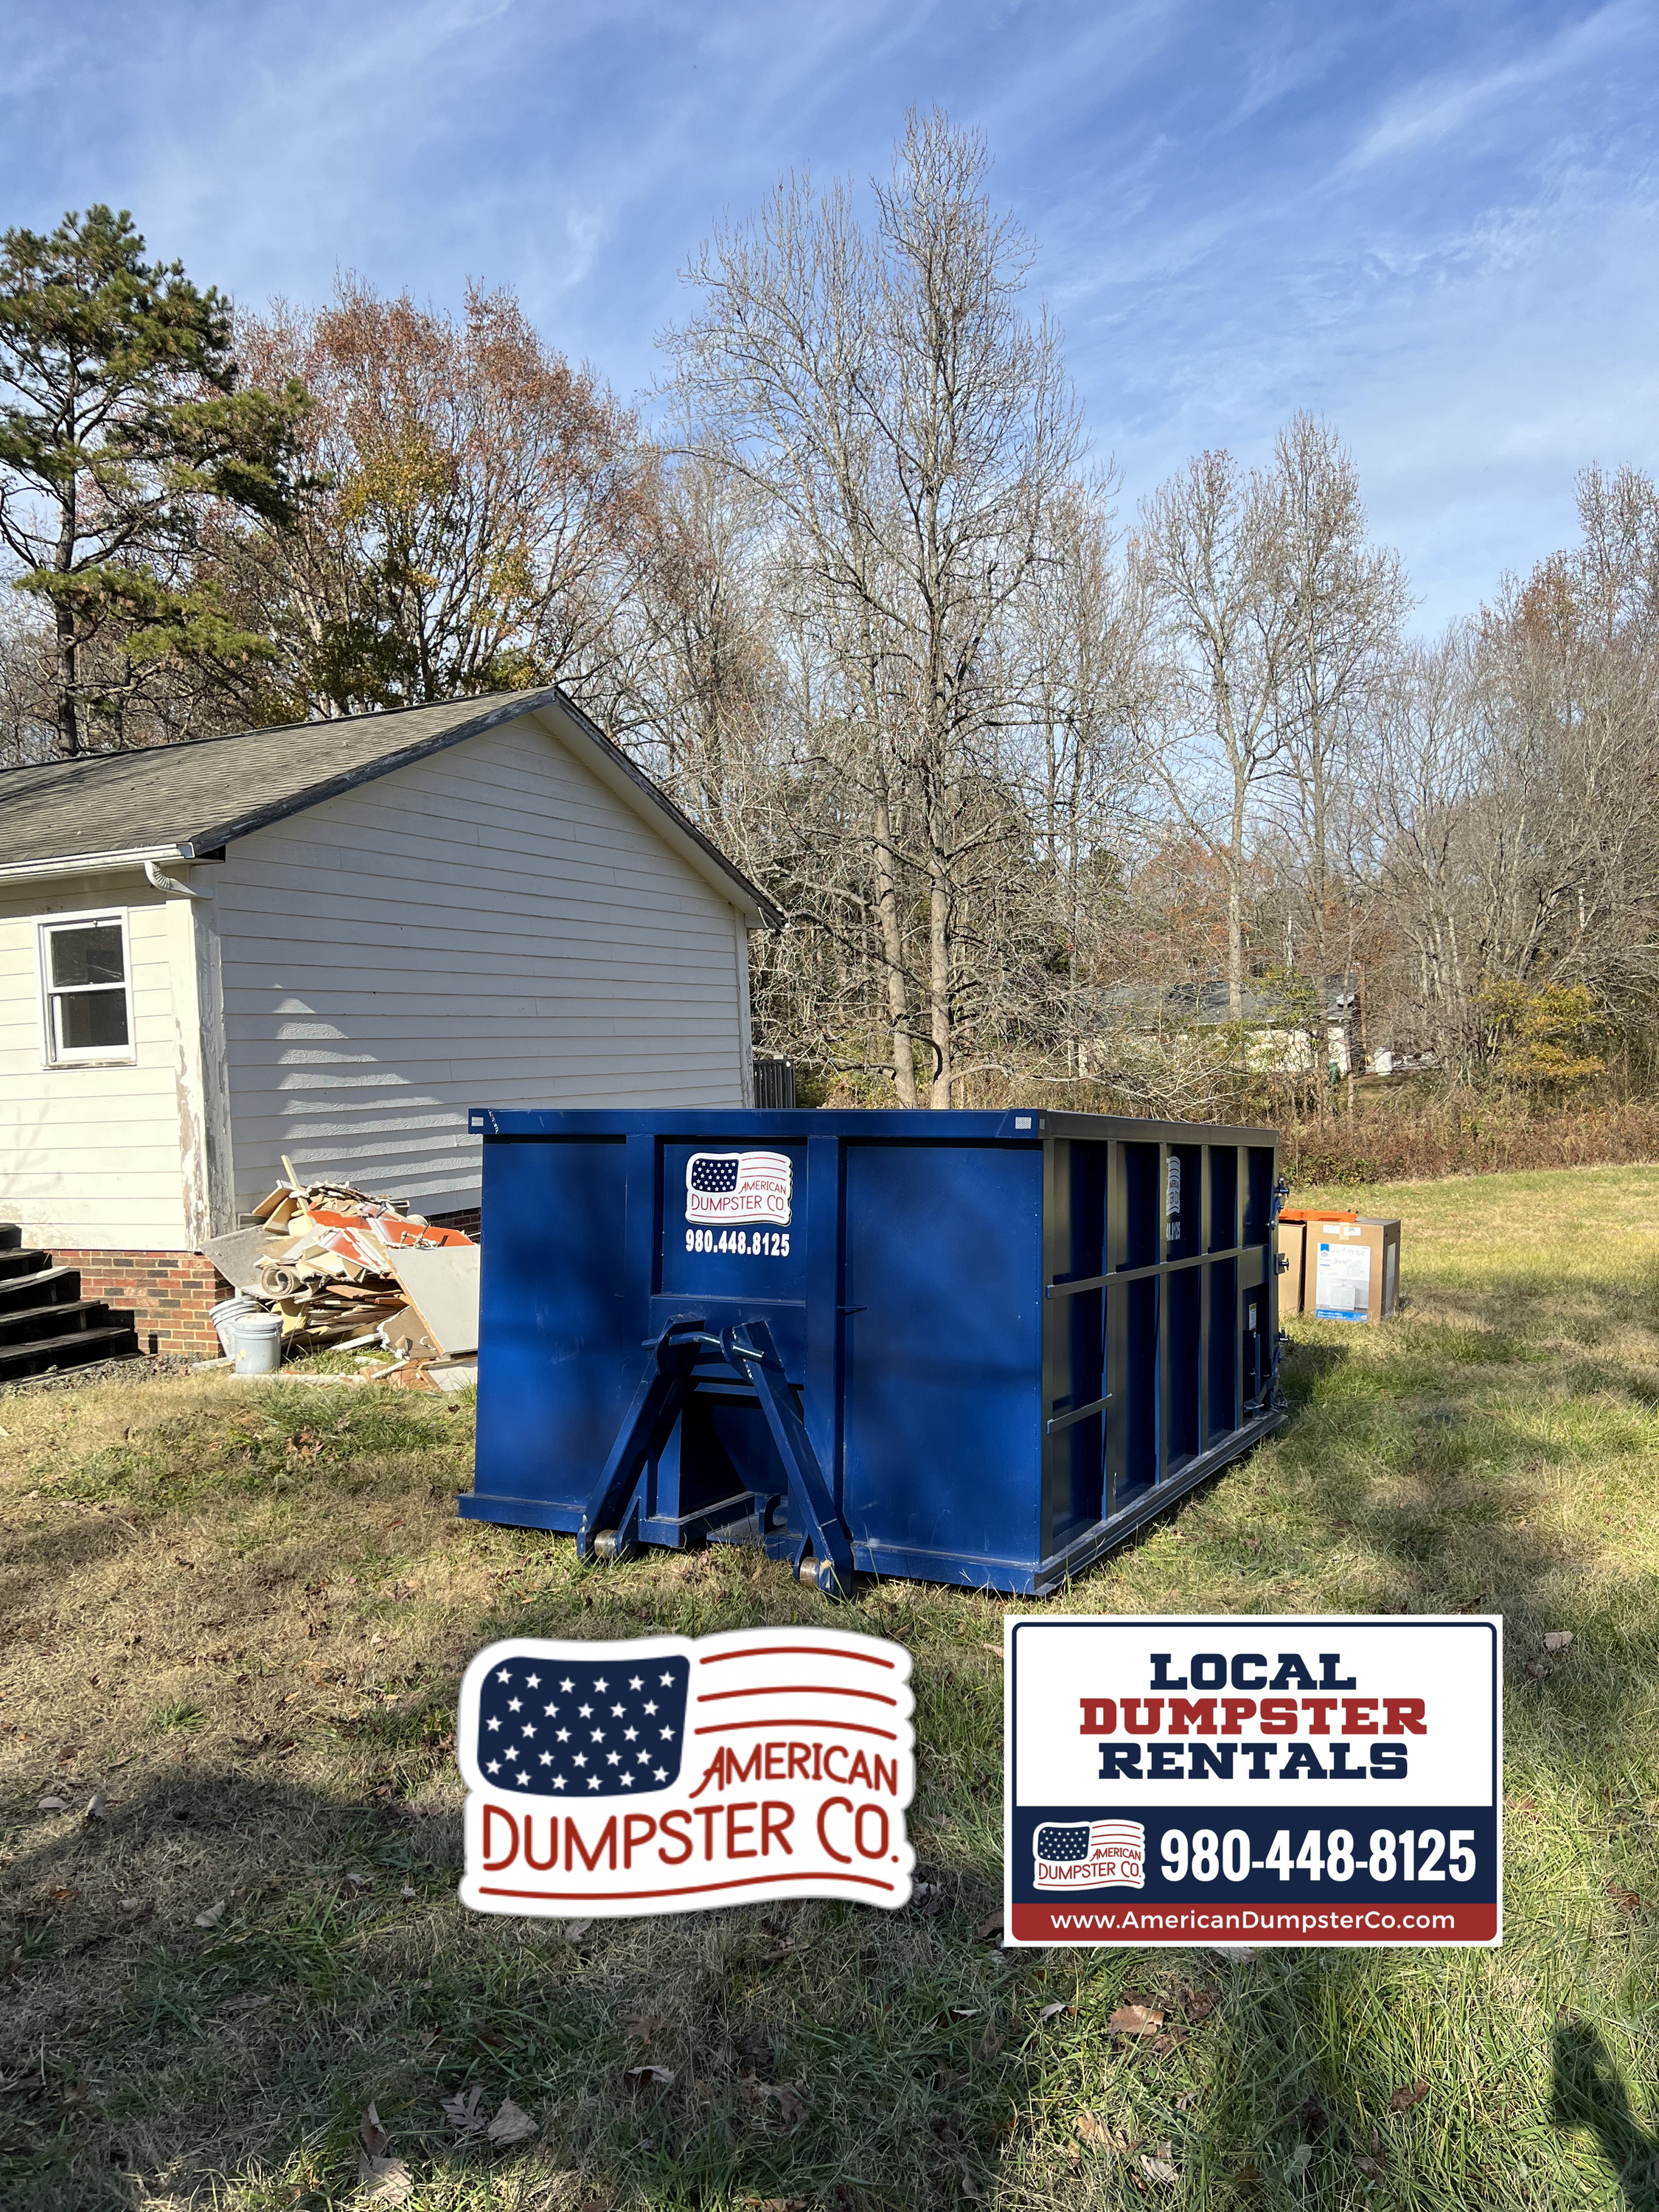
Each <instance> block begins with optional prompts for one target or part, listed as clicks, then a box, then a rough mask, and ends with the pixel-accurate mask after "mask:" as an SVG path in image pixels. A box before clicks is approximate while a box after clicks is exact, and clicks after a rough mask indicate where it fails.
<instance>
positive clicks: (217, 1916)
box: [196, 1898, 225, 1928]
mask: <svg viewBox="0 0 1659 2212" xmlns="http://www.w3.org/2000/svg"><path fill="white" fill-rule="evenodd" d="M224 1917H225V1900H224V1899H223V1898H221V1899H219V1902H218V1903H217V1904H216V1905H209V1906H208V1908H207V1910H206V1911H205V1912H198V1913H197V1916H196V1925H197V1927H198V1928H211V1927H213V1926H215V1925H216V1923H218V1922H219V1921H221V1920H222V1919H223V1918H224Z"/></svg>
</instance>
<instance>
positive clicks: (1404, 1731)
mask: <svg viewBox="0 0 1659 2212" xmlns="http://www.w3.org/2000/svg"><path fill="white" fill-rule="evenodd" d="M1004 1653H1005V1666H1004V1682H1005V1691H1004V1694H1005V1699H1006V1747H1007V1752H1006V1821H1005V1857H1004V1877H1003V1878H1004V1883H1005V1900H1006V1940H1007V1941H1008V1942H1011V1943H1015V1944H1024V1943H1030V1944H1047V1943H1104V1944H1152V1943H1181V1944H1187V1945H1189V1946H1190V1945H1193V1944H1204V1943H1215V1944H1243V1945H1249V1946H1252V1947H1254V1946H1256V1945H1261V1944H1273V1943H1304V1944H1306V1943H1316V1944H1347V1943H1400V1944H1421V1943H1457V1944H1496V1943H1498V1942H1500V1941H1501V1940H1502V1926H1503V1918H1502V1913H1503V1836H1502V1826H1501V1814H1502V1796H1501V1789H1500V1783H1499V1775H1500V1765H1501V1711H1500V1686H1501V1677H1502V1657H1503V1623H1502V1621H1501V1620H1496V1619H1490V1620H1488V1619H1480V1618H1475V1617H1472V1616H1469V1615H1467V1614H1455V1615H1453V1616H1450V1617H1449V1618H1443V1617H1425V1618H1420V1619H1413V1620H1406V1619H1398V1618H1395V1617H1392V1616H1390V1617H1387V1618H1378V1617H1375V1616H1369V1615H1360V1614H1352V1615H1342V1614H1329V1613H1327V1614H1316V1615H1313V1616H1311V1617H1291V1618H1282V1619H1281V1618H1275V1617H1272V1616H1264V1615H1260V1614H1255V1615H1247V1616H1244V1617H1242V1618H1241V1617H1233V1616H1229V1617H1222V1618H1215V1617H1200V1618H1196V1619H1191V1620H1172V1619H1151V1620H1134V1619H1127V1620H1125V1619H1088V1618H1082V1617H1079V1616H1075V1615H1064V1614H1053V1613H1050V1614H1044V1615H1041V1616H1038V1617H1036V1618H1035V1619H1029V1620H1028V1619H1021V1618H1018V1617H1016V1616H1011V1617H1009V1618H1008V1619H1007V1620H1006V1623H1005V1626H1004Z"/></svg>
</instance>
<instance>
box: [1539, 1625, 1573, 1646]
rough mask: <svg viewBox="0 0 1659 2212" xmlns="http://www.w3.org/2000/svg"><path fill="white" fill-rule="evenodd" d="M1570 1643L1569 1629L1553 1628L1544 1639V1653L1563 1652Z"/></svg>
mask: <svg viewBox="0 0 1659 2212" xmlns="http://www.w3.org/2000/svg"><path fill="white" fill-rule="evenodd" d="M1571 1641H1572V1631H1571V1629H1570V1628H1554V1629H1552V1630H1551V1631H1550V1632H1549V1634H1548V1635H1547V1637H1546V1638H1544V1649H1545V1650H1546V1651H1565V1650H1566V1648H1567V1646H1568V1644H1571Z"/></svg>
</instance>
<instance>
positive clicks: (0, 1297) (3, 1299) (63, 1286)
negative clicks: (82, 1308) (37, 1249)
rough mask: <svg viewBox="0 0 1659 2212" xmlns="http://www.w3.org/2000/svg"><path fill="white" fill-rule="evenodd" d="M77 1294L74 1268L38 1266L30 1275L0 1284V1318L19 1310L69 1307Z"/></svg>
mask: <svg viewBox="0 0 1659 2212" xmlns="http://www.w3.org/2000/svg"><path fill="white" fill-rule="evenodd" d="M80 1295H81V1270H80V1269H79V1268H78V1267H42V1268H40V1270H39V1271H38V1273H34V1274H32V1275H15V1276H13V1277H12V1279H11V1280H10V1281H9V1282H6V1281H0V1316H5V1315H6V1314H9V1313H15V1311H17V1310H18V1309H19V1308H20V1307H33V1306H47V1305H59V1304H62V1305H69V1304H73V1303H74V1301H75V1300H76V1298H78V1297H80Z"/></svg>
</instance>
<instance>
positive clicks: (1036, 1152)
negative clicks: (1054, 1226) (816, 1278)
mask: <svg viewBox="0 0 1659 2212" xmlns="http://www.w3.org/2000/svg"><path fill="white" fill-rule="evenodd" d="M923 1126H925V1124H924V1125H923ZM1042 1170H1043V1160H1042V1148H1041V1146H1036V1145H1032V1146H1018V1147H1014V1146H973V1145H939V1144H938V1143H937V1142H935V1143H931V1144H921V1143H909V1144H893V1145H884V1144H849V1145H848V1146H847V1152H846V1237H847V1268H846V1278H845V1281H846V1291H845V1297H846V1304H847V1306H848V1315H847V1332H846V1372H847V1385H846V1389H847V1431H846V1444H845V1459H844V1466H843V1476H842V1512H843V1515H844V1517H845V1519H846V1522H847V1524H848V1528H849V1529H850V1531H851V1534H852V1536H853V1540H854V1543H855V1544H857V1545H859V1546H860V1547H867V1549H868V1553H869V1558H870V1563H871V1565H872V1566H874V1567H875V1568H877V1569H878V1570H885V1571H888V1572H893V1573H921V1574H927V1575H928V1576H931V1577H938V1578H939V1579H943V1580H947V1581H951V1582H967V1583H981V1582H983V1581H986V1580H987V1579H990V1576H989V1575H988V1573H987V1572H986V1571H985V1570H986V1569H987V1568H988V1567H989V1566H990V1565H991V1564H992V1563H994V1562H1000V1563H1003V1564H1004V1566H1005V1569H1006V1568H1007V1567H1009V1566H1012V1567H1013V1568H1015V1569H1016V1570H1018V1571H1020V1572H1022V1573H1029V1571H1030V1569H1031V1568H1032V1567H1033V1566H1034V1565H1035V1564H1036V1561H1037V1560H1038V1559H1040V1558H1041V1557H1042V1551H1041V1545H1040V1526H1039V1523H1040V1514H1041V1504H1042V1500H1041V1449H1042V1408H1041V1389H1042V1267H1041V1262H1042ZM907 1561H908V1564H907ZM924 1563H926V1564H924Z"/></svg>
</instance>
